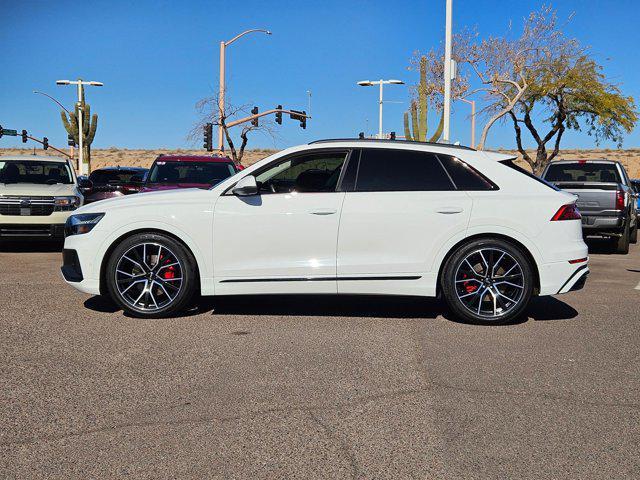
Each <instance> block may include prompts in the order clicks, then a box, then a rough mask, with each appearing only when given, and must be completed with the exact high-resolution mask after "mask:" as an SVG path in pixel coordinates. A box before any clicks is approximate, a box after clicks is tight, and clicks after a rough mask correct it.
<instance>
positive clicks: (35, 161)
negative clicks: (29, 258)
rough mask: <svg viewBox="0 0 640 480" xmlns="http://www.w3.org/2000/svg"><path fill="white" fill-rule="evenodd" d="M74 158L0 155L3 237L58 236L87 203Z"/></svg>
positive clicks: (34, 237)
mask: <svg viewBox="0 0 640 480" xmlns="http://www.w3.org/2000/svg"><path fill="white" fill-rule="evenodd" d="M80 188H81V185H79V184H78V178H77V177H76V174H75V172H74V170H73V167H72V164H71V162H70V161H68V160H65V159H63V158H58V157H49V156H40V155H9V156H0V241H6V240H18V239H19V240H24V239H37V240H46V239H55V238H62V237H63V236H64V224H65V221H66V220H67V217H68V216H69V215H70V214H71V212H72V211H73V210H75V209H76V208H78V207H80V206H81V205H82V204H83V203H84V198H83V196H82V193H81V191H80Z"/></svg>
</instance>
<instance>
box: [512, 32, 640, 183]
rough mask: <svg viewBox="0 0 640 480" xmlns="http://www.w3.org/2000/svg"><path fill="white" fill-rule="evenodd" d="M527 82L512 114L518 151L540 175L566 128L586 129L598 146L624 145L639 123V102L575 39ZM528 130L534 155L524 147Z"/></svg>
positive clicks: (536, 70)
mask: <svg viewBox="0 0 640 480" xmlns="http://www.w3.org/2000/svg"><path fill="white" fill-rule="evenodd" d="M528 83H529V88H528V89H527V91H526V92H525V94H524V95H523V96H522V98H521V99H520V100H519V101H518V102H517V105H516V107H515V108H514V109H513V110H511V111H510V112H509V115H510V117H511V120H512V123H513V128H514V131H515V135H516V144H517V147H518V151H519V152H520V153H521V154H522V157H523V158H524V160H525V161H526V162H527V163H528V164H529V165H530V166H531V169H532V170H533V172H534V173H536V174H539V173H541V172H542V171H543V170H544V168H545V167H546V166H547V164H548V163H549V162H550V161H551V160H553V158H555V157H556V156H557V155H558V152H559V151H560V142H561V140H562V136H563V134H564V132H565V131H566V130H567V129H569V130H576V131H585V130H586V133H587V134H588V135H590V136H593V137H594V139H595V143H596V145H598V144H599V143H600V142H601V141H605V140H608V141H614V142H616V143H617V144H618V146H621V145H622V141H623V139H624V135H625V133H629V132H631V130H632V129H633V128H634V126H635V124H636V122H637V119H638V116H637V111H636V106H635V101H634V99H633V98H632V97H630V96H625V95H624V94H623V93H622V91H621V89H620V87H619V86H618V85H616V84H614V83H612V82H610V81H609V80H608V79H607V78H606V76H605V74H604V73H603V68H602V66H601V65H599V64H598V63H597V62H596V61H595V59H594V58H593V57H592V56H591V54H590V52H588V50H585V49H584V48H583V47H581V46H580V45H579V43H578V42H577V41H576V40H573V39H564V41H563V42H562V45H561V48H559V49H558V50H556V52H555V53H554V55H553V57H552V58H550V59H549V61H548V62H545V63H543V64H541V65H539V66H538V68H536V69H535V70H531V71H530V72H529V80H528ZM534 113H535V115H534ZM537 113H540V115H537ZM523 126H524V129H526V131H528V132H529V134H530V135H531V137H532V139H533V140H534V142H535V144H536V152H535V156H532V155H530V154H529V153H528V152H527V151H526V150H525V148H524V146H523V141H522V132H523V128H522V127H523ZM550 142H551V144H552V145H553V147H552V150H551V151H550V152H549V151H548V150H547V144H549V143H550Z"/></svg>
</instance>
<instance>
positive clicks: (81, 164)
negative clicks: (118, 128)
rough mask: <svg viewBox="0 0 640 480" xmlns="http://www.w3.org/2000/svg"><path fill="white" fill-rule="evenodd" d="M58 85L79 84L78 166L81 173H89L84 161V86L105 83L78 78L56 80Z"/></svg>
mask: <svg viewBox="0 0 640 480" xmlns="http://www.w3.org/2000/svg"><path fill="white" fill-rule="evenodd" d="M56 85H77V86H78V167H79V169H80V174H81V175H88V174H89V172H88V171H85V169H87V168H88V167H85V163H84V159H83V157H84V151H83V148H82V146H83V142H84V139H83V138H82V137H83V129H82V126H83V125H84V123H83V120H82V114H83V112H82V110H83V109H84V105H83V104H82V97H83V95H82V93H83V88H84V86H85V85H91V86H92V87H102V86H104V83H102V82H94V81H91V82H83V81H82V80H80V79H78V80H76V81H75V82H72V81H70V80H56Z"/></svg>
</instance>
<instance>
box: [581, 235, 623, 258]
mask: <svg viewBox="0 0 640 480" xmlns="http://www.w3.org/2000/svg"><path fill="white" fill-rule="evenodd" d="M584 243H586V244H587V247H589V254H598V255H617V253H616V249H615V246H614V245H613V243H612V242H611V240H609V239H606V238H587V239H585V241H584Z"/></svg>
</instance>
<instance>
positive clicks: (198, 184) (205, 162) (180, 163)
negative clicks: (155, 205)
mask: <svg viewBox="0 0 640 480" xmlns="http://www.w3.org/2000/svg"><path fill="white" fill-rule="evenodd" d="M238 171H240V169H239V168H238V167H237V166H236V164H235V163H234V162H233V160H231V159H230V158H228V157H209V156H200V155H160V156H159V157H158V158H156V159H155V161H154V162H153V165H152V166H151V169H150V170H149V174H148V175H147V179H146V181H145V183H144V185H143V187H142V189H141V190H140V191H141V192H154V191H158V190H171V189H176V188H209V187H211V186H213V185H215V184H217V183H219V182H221V181H222V180H224V179H225V178H229V177H230V176H232V175H235V174H236V173H237V172H238Z"/></svg>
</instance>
